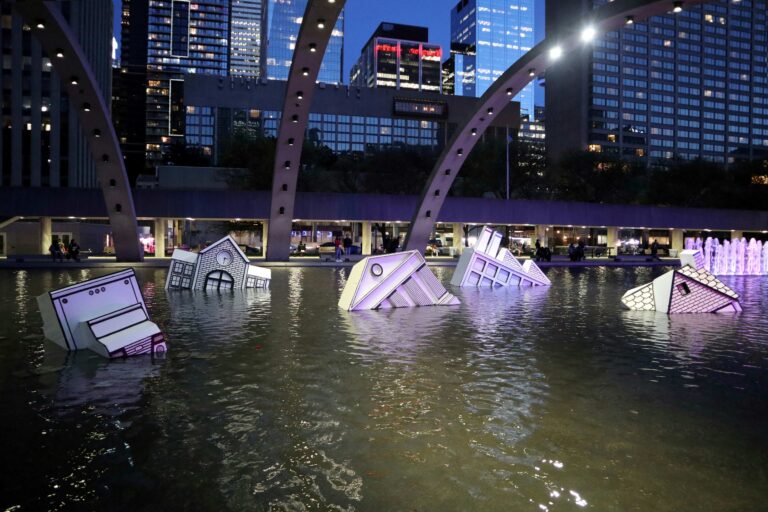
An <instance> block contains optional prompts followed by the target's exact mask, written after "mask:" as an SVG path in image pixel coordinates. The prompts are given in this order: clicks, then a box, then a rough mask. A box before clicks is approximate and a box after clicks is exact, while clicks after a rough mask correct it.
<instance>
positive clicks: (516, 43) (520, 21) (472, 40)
mask: <svg viewBox="0 0 768 512" xmlns="http://www.w3.org/2000/svg"><path fill="white" fill-rule="evenodd" d="M540 6H541V2H540V1H539V0H459V2H458V3H457V4H456V5H455V6H454V7H453V8H452V9H451V58H450V59H449V61H448V63H447V64H446V66H445V69H444V76H445V77H446V80H448V82H449V85H448V88H450V87H451V82H452V84H453V85H452V86H453V93H454V94H455V95H457V96H477V97H479V96H482V95H483V93H484V92H485V91H486V90H487V89H488V87H490V86H491V84H492V83H493V82H494V81H495V80H496V79H497V78H499V77H500V76H501V75H502V74H503V73H504V72H505V71H506V70H507V69H508V68H509V66H511V65H512V64H513V63H514V62H515V61H516V60H517V59H519V58H520V57H521V56H522V55H524V54H525V53H526V52H528V50H530V49H531V48H533V46H534V45H535V44H536V43H537V42H538V41H539V40H540V39H541V38H542V36H543V34H537V33H536V9H537V8H541V7H540ZM534 87H535V85H534V84H533V83H531V84H529V85H528V86H526V87H525V89H523V90H522V91H521V92H520V94H518V95H517V96H516V97H515V100H516V101H519V102H520V112H521V113H522V115H531V116H532V115H533V114H534V112H535V107H534V105H535V98H534V96H535V93H534Z"/></svg>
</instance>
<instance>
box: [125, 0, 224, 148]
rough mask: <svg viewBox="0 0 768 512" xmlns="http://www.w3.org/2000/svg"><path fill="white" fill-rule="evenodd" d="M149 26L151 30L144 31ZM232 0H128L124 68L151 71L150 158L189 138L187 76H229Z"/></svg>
mask: <svg viewBox="0 0 768 512" xmlns="http://www.w3.org/2000/svg"><path fill="white" fill-rule="evenodd" d="M144 27H146V29H144ZM229 27H230V0H196V1H194V2H190V1H189V0H124V3H123V48H124V54H123V59H122V66H123V68H124V69H125V70H126V72H128V71H131V72H137V73H140V72H142V71H141V70H142V69H145V70H146V71H145V72H146V90H145V97H144V100H145V107H146V109H145V116H146V118H145V123H146V132H145V133H146V139H145V141H144V144H145V148H146V158H147V160H149V161H150V162H156V161H158V160H159V159H160V158H161V156H162V154H163V152H165V151H166V150H167V149H168V146H169V145H170V144H172V143H174V142H175V141H179V142H180V143H183V142H184V139H183V137H184V135H185V133H186V111H185V106H184V76H185V75H188V74H208V75H218V76H222V77H223V76H226V75H227V73H228V71H229V37H230V30H229Z"/></svg>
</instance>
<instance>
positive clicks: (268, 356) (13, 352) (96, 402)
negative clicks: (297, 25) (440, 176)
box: [0, 268, 768, 511]
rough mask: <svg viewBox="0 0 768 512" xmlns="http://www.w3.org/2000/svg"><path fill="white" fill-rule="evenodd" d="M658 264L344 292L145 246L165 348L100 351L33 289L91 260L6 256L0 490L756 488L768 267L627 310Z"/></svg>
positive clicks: (694, 493) (378, 494)
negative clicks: (671, 303) (648, 307)
mask: <svg viewBox="0 0 768 512" xmlns="http://www.w3.org/2000/svg"><path fill="white" fill-rule="evenodd" d="M434 270H435V273H436V274H437V275H438V277H439V278H440V279H441V280H442V281H443V283H445V284H447V283H448V281H449V280H450V274H451V272H452V269H449V268H436V269H434ZM665 270H668V269H663V268H661V269H658V268H657V269H645V268H639V269H622V268H591V269H550V270H548V271H547V275H548V277H550V279H551V280H552V282H553V286H552V287H551V288H549V289H543V288H537V289H523V290H521V289H517V288H512V289H496V290H490V289H482V290H478V289H456V288H450V287H449V289H450V290H451V291H452V292H454V293H456V295H457V296H458V297H459V298H460V299H461V300H462V305H461V306H458V307H432V308H417V309H409V310H392V311H381V312H359V313H348V312H345V311H340V310H339V309H338V308H337V307H336V302H337V300H338V297H339V294H340V293H341V290H342V288H343V286H344V283H345V277H346V276H347V275H348V273H349V269H330V268H286V269H273V271H272V272H273V281H272V285H271V290H268V291H263V290H248V291H246V292H235V293H223V292H222V293H218V292H216V293H205V292H196V293H190V292H175V293H171V294H167V293H166V292H165V290H163V285H164V282H165V270H155V269H142V270H138V271H137V274H138V277H139V281H140V282H141V284H142V287H143V289H144V293H145V297H146V300H147V305H148V307H149V309H150V312H151V315H152V319H153V320H154V321H155V322H156V323H157V324H159V325H160V326H161V328H162V329H163V330H164V331H165V332H166V334H167V335H168V338H169V343H168V347H169V353H168V355H167V357H166V358H165V359H164V360H152V359H151V358H150V357H136V358H132V359H127V360H116V361H106V360H104V359H101V358H100V357H99V356H97V355H95V354H91V353H90V352H82V353H76V354H67V353H65V352H64V351H62V350H61V349H59V348H58V347H57V346H55V345H53V344H51V343H49V342H46V341H44V340H43V338H42V332H41V326H42V321H41V319H40V316H39V314H38V312H37V306H36V303H35V296H36V295H38V294H40V293H42V292H44V291H47V290H49V289H53V288H57V287H61V286H65V285H67V284H71V283H73V282H76V281H79V280H82V279H87V278H91V277H95V276H97V275H102V274H105V273H108V271H107V270H73V271H63V272H53V271H43V270H40V271H16V272H13V271H5V272H1V273H0V318H2V322H1V323H0V405H1V407H0V420H1V421H0V448H1V449H2V452H1V453H2V460H3V464H2V468H3V470H2V475H1V476H2V484H0V510H5V509H7V508H10V507H15V506H16V507H18V506H20V507H21V508H20V510H27V509H32V510H103V509H118V510H132V511H138V510H177V509H185V510H195V511H209V510H210V511H223V510H232V511H261V510H276V511H278V510H286V511H287V510H291V511H293V510H318V511H320V510H362V511H389V510H392V511H395V510H398V511H399V510H408V511H432V510H437V511H453V510H456V511H467V510H482V511H496V510H499V511H510V510H515V511H517V510H530V511H560V510H584V509H589V510H596V511H631V510H638V511H662V510H669V511H692V510H697V511H709V510H712V511H730V510H733V511H756V510H766V509H768V503H766V499H767V498H766V497H767V496H768V468H767V465H766V461H768V428H766V427H767V426H768V425H767V424H766V418H767V417H768V414H767V413H768V347H767V346H766V345H767V344H768V315H767V314H766V313H768V279H765V278H755V277H734V276H730V277H726V278H723V281H724V282H725V283H726V284H728V285H729V286H731V287H732V288H733V289H734V290H736V291H737V292H738V293H740V294H742V296H743V306H744V312H743V313H742V314H740V315H695V316H692V315H691V316H688V315H683V316H677V317H668V316H666V315H661V314H657V313H639V312H629V311H625V310H624V309H623V307H622V305H621V303H620V298H621V296H622V294H623V293H624V292H625V291H626V290H627V289H629V288H632V287H634V286H637V285H639V284H642V283H645V282H648V281H650V280H652V279H653V278H654V277H657V276H658V275H660V274H661V273H663V272H664V271H665Z"/></svg>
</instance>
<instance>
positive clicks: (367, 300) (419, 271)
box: [339, 251, 459, 311]
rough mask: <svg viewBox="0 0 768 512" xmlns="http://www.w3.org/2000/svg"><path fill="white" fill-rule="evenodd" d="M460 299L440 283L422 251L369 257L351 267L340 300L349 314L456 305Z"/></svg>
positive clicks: (340, 304)
mask: <svg viewBox="0 0 768 512" xmlns="http://www.w3.org/2000/svg"><path fill="white" fill-rule="evenodd" d="M458 304H459V299H457V298H456V297H454V296H453V295H451V294H450V293H448V291H447V290H446V289H445V287H443V285H442V284H440V281H439V280H438V279H437V278H436V277H435V275H434V274H433V273H432V271H431V270H429V268H428V267H427V262H426V260H425V259H424V257H423V256H422V255H421V253H419V251H405V252H398V253H393V254H383V255H381V256H369V257H368V258H365V259H364V260H361V261H359V262H358V263H356V264H355V266H354V267H352V271H351V272H350V274H349V278H347V284H346V285H345V286H344V291H342V293H341V298H340V299H339V307H340V308H343V309H346V310H348V311H359V310H366V309H387V308H407V307H415V306H455V305H458Z"/></svg>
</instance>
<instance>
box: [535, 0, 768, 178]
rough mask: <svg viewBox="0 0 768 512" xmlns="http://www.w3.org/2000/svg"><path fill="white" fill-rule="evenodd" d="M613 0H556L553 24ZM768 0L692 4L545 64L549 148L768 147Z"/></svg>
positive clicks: (709, 155) (735, 150) (636, 153)
mask: <svg viewBox="0 0 768 512" xmlns="http://www.w3.org/2000/svg"><path fill="white" fill-rule="evenodd" d="M604 3H606V2H605V0H599V1H598V0H578V1H577V0H567V1H566V0H562V1H557V0H548V2H547V31H548V32H549V31H552V33H555V32H557V31H558V30H561V29H572V26H573V23H574V20H579V19H584V17H585V16H587V15H588V14H589V13H590V12H591V10H592V9H594V8H597V7H599V6H600V5H602V4H604ZM767 48H768V44H767V43H766V3H765V2H764V1H750V2H746V1H724V0H721V1H719V2H713V3H708V4H704V5H699V6H690V7H687V6H685V4H684V9H683V11H682V12H680V13H678V14H671V13H670V14H667V15H663V16H655V17H653V18H651V19H649V20H647V21H643V22H635V23H632V24H628V25H626V26H625V27H624V28H622V29H621V30H618V31H614V32H611V33H609V34H606V35H605V36H604V37H601V38H599V39H598V40H596V41H595V42H594V43H593V44H592V45H591V46H587V47H585V48H582V49H579V50H575V51H574V52H573V53H572V54H571V55H569V57H568V58H567V59H563V60H562V61H561V62H558V63H555V64H554V65H552V66H550V68H549V69H548V70H547V73H546V110H547V112H546V118H547V132H548V133H547V140H548V151H549V153H550V154H551V155H552V156H557V155H559V154H561V153H562V152H563V151H566V150H571V149H581V150H586V149H588V150H590V151H595V152H600V153H603V154H610V155H615V156H620V157H623V158H637V159H640V160H641V161H643V162H645V163H647V164H648V165H653V164H658V163H662V164H663V163H664V162H665V161H668V160H670V159H673V158H682V159H695V158H703V159H706V160H711V161H714V162H720V163H728V162H732V161H734V160H736V159H741V158H756V157H758V156H760V157H765V156H766V154H768V83H767V82H768V75H767V74H766V70H767V68H766V61H767V59H768V51H767Z"/></svg>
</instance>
